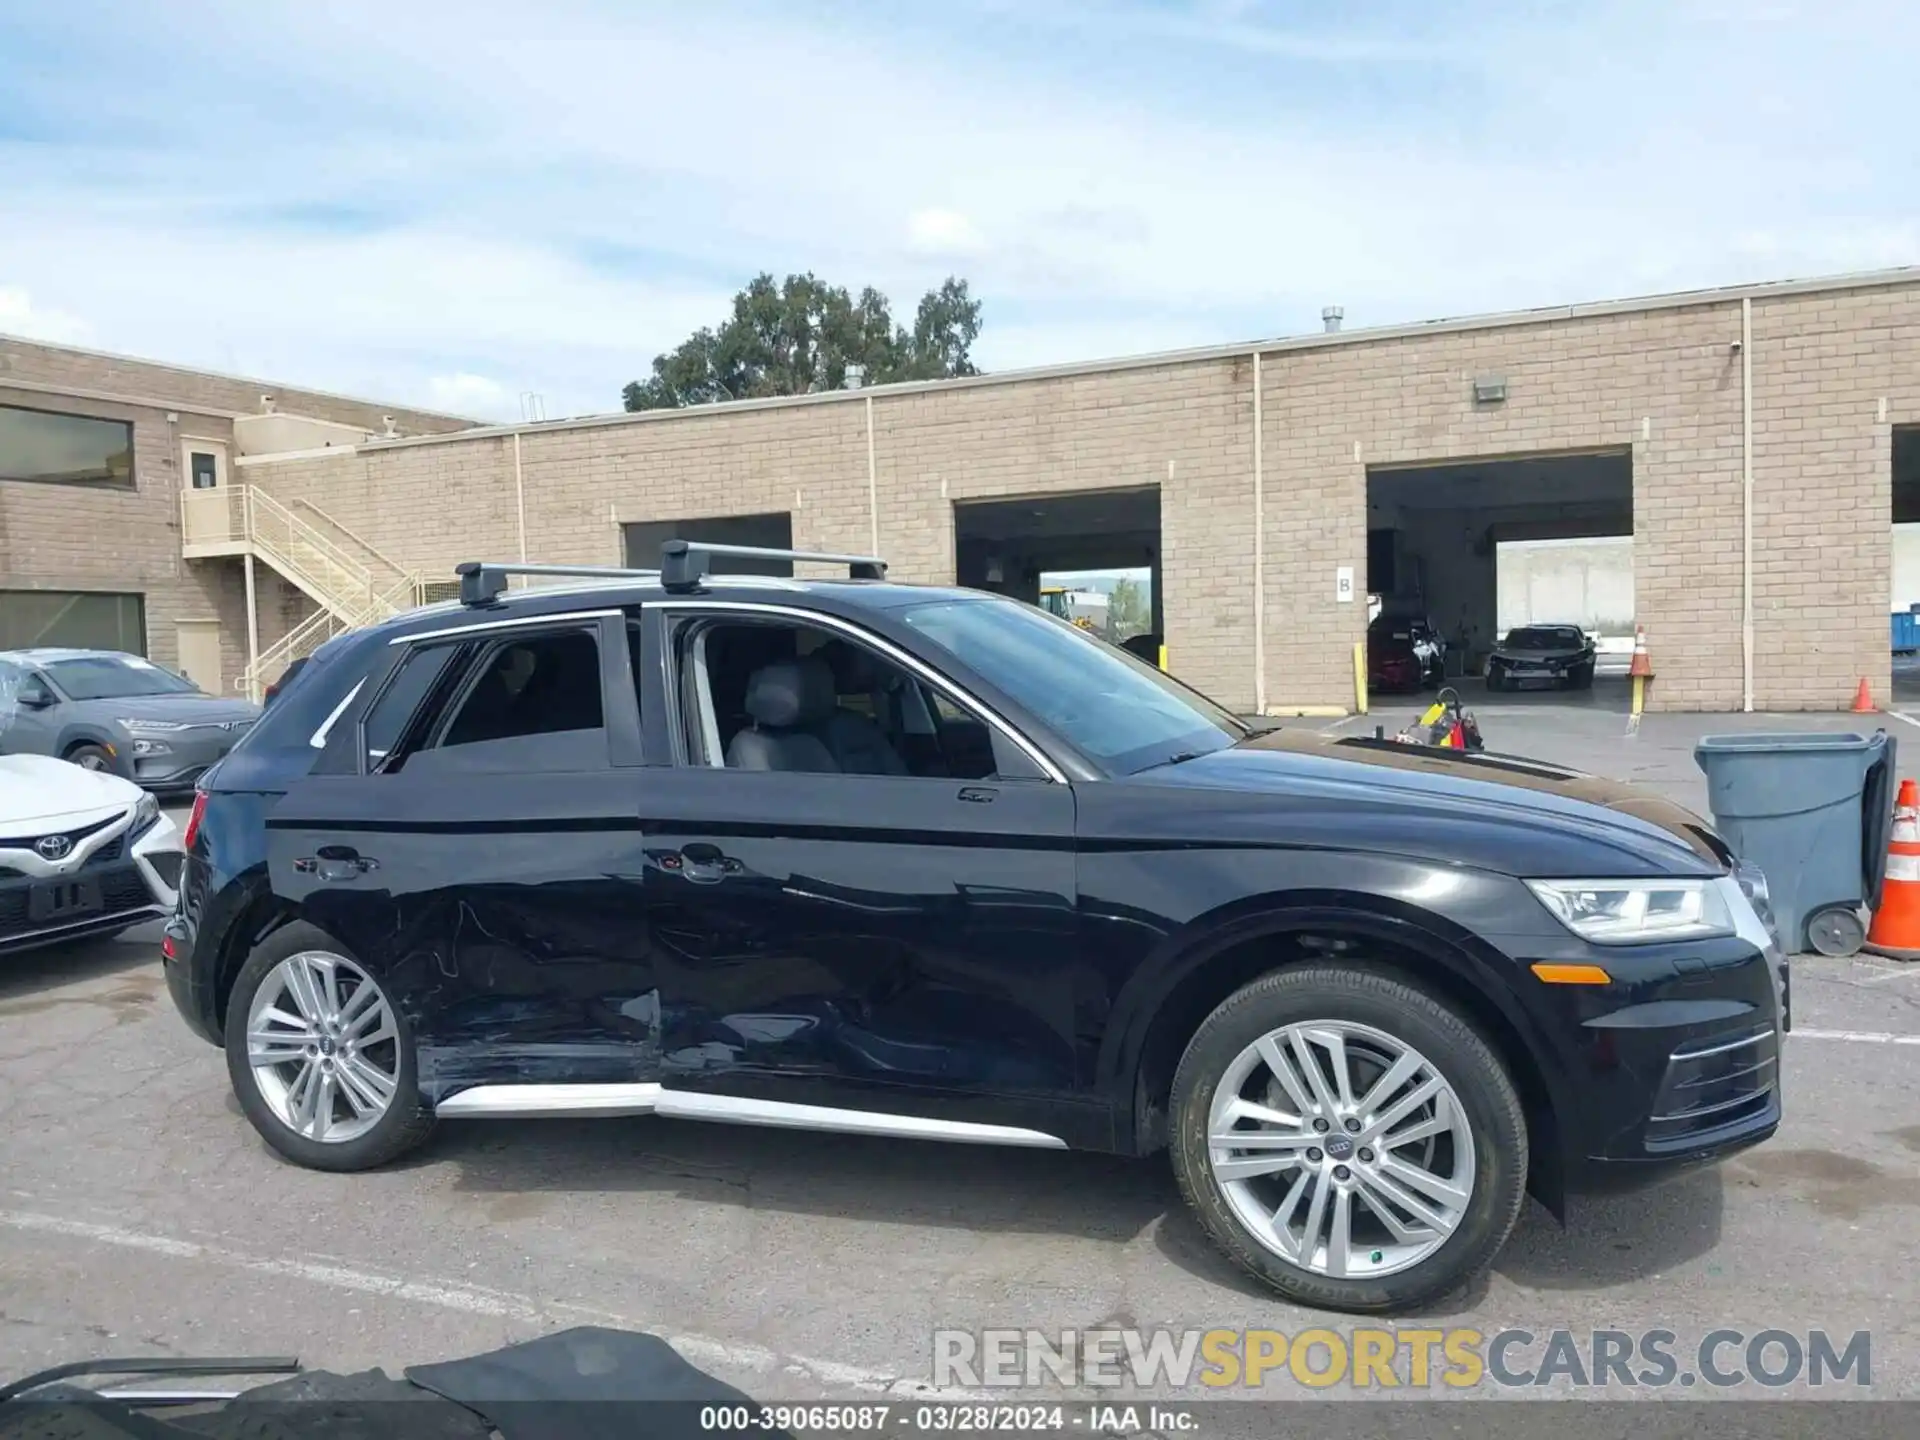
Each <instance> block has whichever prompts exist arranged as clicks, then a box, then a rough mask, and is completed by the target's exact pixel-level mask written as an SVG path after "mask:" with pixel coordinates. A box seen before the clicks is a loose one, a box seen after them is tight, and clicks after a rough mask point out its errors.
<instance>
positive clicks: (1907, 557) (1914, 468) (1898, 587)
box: [1888, 425, 1920, 705]
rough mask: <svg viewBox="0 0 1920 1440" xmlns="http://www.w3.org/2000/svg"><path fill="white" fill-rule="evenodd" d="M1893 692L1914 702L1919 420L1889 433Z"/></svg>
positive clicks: (1918, 664)
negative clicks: (1891, 489) (1891, 461)
mask: <svg viewBox="0 0 1920 1440" xmlns="http://www.w3.org/2000/svg"><path fill="white" fill-rule="evenodd" d="M1888 599H1889V605H1888V610H1889V611H1890V613H1891V621H1890V624H1889V626H1888V629H1889V631H1890V632H1891V633H1890V634H1889V637H1888V638H1889V640H1890V642H1891V644H1892V647H1893V695H1894V699H1895V700H1898V701H1900V702H1901V703H1902V704H1903V705H1904V704H1912V703H1914V702H1916V701H1920V425H1915V426H1902V427H1899V428H1897V429H1895V430H1894V432H1893V593H1892V595H1891V596H1889V597H1888Z"/></svg>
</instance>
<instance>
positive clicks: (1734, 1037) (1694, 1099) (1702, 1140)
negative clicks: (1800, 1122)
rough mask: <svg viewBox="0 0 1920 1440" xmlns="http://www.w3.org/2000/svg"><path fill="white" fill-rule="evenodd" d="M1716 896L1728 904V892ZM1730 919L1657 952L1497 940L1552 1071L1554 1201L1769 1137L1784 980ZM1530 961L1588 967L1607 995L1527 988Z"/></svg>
mask: <svg viewBox="0 0 1920 1440" xmlns="http://www.w3.org/2000/svg"><path fill="white" fill-rule="evenodd" d="M1722 883H1723V884H1725V885H1726V886H1728V887H1729V889H1728V892H1727V893H1728V898H1729V902H1730V903H1731V902H1732V900H1733V897H1734V896H1735V895H1737V894H1738V893H1739V892H1738V889H1737V882H1736V881H1735V879H1734V878H1733V877H1728V878H1727V879H1726V880H1725V881H1723V882H1722ZM1734 913H1735V916H1736V930H1737V933H1735V934H1734V935H1730V936H1722V937H1717V938H1714V939H1709V940H1696V941H1683V942H1674V943H1671V944H1663V945H1632V946H1620V945H1592V944H1588V943H1587V942H1586V941H1584V940H1581V939H1580V938H1578V937H1577V936H1575V935H1573V934H1572V933H1571V932H1569V931H1565V930H1564V929H1562V930H1559V931H1558V933H1553V932H1549V931H1546V930H1544V929H1543V930H1534V931H1531V932H1530V933H1528V934H1527V935H1525V936H1521V935H1517V934H1516V935H1509V936H1505V937H1503V938H1502V944H1503V948H1504V949H1506V950H1507V952H1508V953H1509V955H1511V956H1512V957H1513V958H1514V959H1515V960H1516V961H1518V962H1519V969H1520V971H1521V973H1520V976H1519V980H1520V983H1521V984H1523V985H1529V986H1530V987H1531V993H1530V997H1529V998H1530V1000H1531V1002H1532V1003H1531V1004H1530V1006H1529V1009H1530V1010H1531V1011H1532V1013H1533V1015H1534V1016H1535V1017H1536V1019H1537V1020H1538V1021H1539V1023H1540V1024H1541V1025H1542V1026H1543V1027H1544V1029H1545V1030H1546V1032H1547V1034H1548V1036H1549V1039H1548V1046H1549V1048H1550V1049H1551V1050H1552V1051H1554V1052H1556V1053H1557V1054H1558V1055H1559V1056H1560V1057H1561V1058H1562V1061H1563V1064H1564V1069H1563V1071H1562V1074H1561V1077H1560V1079H1561V1084H1560V1086H1559V1087H1558V1088H1559V1090H1560V1094H1559V1096H1558V1100H1559V1103H1558V1105H1557V1107H1556V1111H1557V1113H1556V1119H1557V1121H1558V1123H1559V1129H1560V1134H1559V1140H1560V1147H1559V1149H1560V1157H1561V1160H1562V1163H1563V1166H1564V1177H1563V1178H1564V1181H1565V1187H1566V1189H1568V1190H1571V1191H1583V1190H1584V1191H1592V1190H1614V1189H1620V1188H1630V1187H1633V1186H1637V1185H1640V1184H1644V1183H1647V1182H1649V1181H1652V1180H1656V1179H1659V1178H1661V1177H1662V1176H1664V1175H1666V1174H1668V1173H1669V1172H1671V1171H1674V1170H1677V1169H1682V1168H1686V1167H1690V1166H1694V1165H1699V1164H1702V1163H1706V1162H1710V1161H1714V1160H1719V1159H1723V1158H1725V1157H1726V1156H1728V1155H1730V1154H1733V1153H1734V1152H1736V1151H1739V1150H1743V1149H1746V1148H1747V1147H1749V1146H1752V1145H1757V1144H1759V1143H1761V1142H1762V1141H1764V1140H1766V1139H1768V1138H1769V1137H1770V1136H1772V1134H1773V1133H1774V1131H1775V1130H1776V1129H1777V1128H1778V1127H1779V1124H1780V1116H1781V1103H1782V1097H1781V1088H1780V1051H1781V1046H1782V1043H1783V1037H1784V1036H1785V1034H1786V1033H1787V1031H1788V1030H1789V1029H1790V1028H1791V1026H1792V987H1791V976H1790V974H1789V971H1788V966H1787V960H1786V957H1785V955H1784V954H1783V953H1782V952H1781V950H1780V947H1779V945H1778V943H1777V941H1776V940H1775V938H1774V936H1773V933H1772V930H1771V928H1770V926H1769V924H1768V923H1767V921H1766V920H1765V919H1763V918H1762V917H1761V915H1760V913H1759V912H1758V911H1756V910H1755V909H1754V908H1753V907H1752V906H1750V905H1749V904H1747V903H1746V902H1745V901H1744V900H1742V902H1741V903H1740V904H1739V905H1737V906H1736V907H1735V911H1734ZM1540 962H1548V963H1556V964H1584V965H1598V966H1600V967H1601V968H1603V969H1604V970H1606V971H1607V973H1608V974H1609V975H1610V976H1612V983H1610V984H1607V985H1550V984H1544V983H1540V982H1538V981H1537V980H1535V978H1534V977H1533V976H1532V974H1531V973H1530V967H1531V966H1532V965H1534V964H1536V963H1540Z"/></svg>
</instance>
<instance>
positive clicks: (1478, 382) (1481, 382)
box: [1473, 375, 1507, 405]
mask: <svg viewBox="0 0 1920 1440" xmlns="http://www.w3.org/2000/svg"><path fill="white" fill-rule="evenodd" d="M1506 398H1507V377H1506V376H1504V375H1481V376H1478V377H1476V378H1475V379H1474V382H1473V403H1474V404H1476V405H1499V404H1501V403H1503V402H1504V401H1505V400H1506Z"/></svg>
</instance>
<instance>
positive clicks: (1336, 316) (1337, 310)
mask: <svg viewBox="0 0 1920 1440" xmlns="http://www.w3.org/2000/svg"><path fill="white" fill-rule="evenodd" d="M1346 318H1347V312H1346V311H1345V310H1344V309H1343V308H1341V307H1340V306H1338V305H1329V306H1327V307H1326V308H1325V309H1324V310H1322V311H1321V312H1320V323H1321V325H1322V326H1324V327H1325V328H1326V332H1327V334H1329V335H1332V334H1334V333H1335V332H1336V331H1338V330H1339V328H1340V322H1341V321H1342V320H1344V319H1346Z"/></svg>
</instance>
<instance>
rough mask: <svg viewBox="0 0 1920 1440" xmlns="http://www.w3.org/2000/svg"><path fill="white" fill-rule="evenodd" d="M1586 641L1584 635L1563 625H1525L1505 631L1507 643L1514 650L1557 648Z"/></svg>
mask: <svg viewBox="0 0 1920 1440" xmlns="http://www.w3.org/2000/svg"><path fill="white" fill-rule="evenodd" d="M1585 643H1586V636H1584V635H1582V634H1581V633H1580V632H1579V631H1578V630H1574V629H1570V628H1568V627H1565V626H1548V625H1527V626H1523V627H1522V628H1520V629H1518V630H1509V631H1508V632H1507V644H1508V646H1509V647H1510V648H1512V649H1515V650H1558V649H1563V648H1565V647H1567V646H1576V647H1577V646H1580V645H1583V644H1585Z"/></svg>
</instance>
